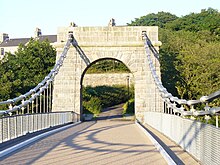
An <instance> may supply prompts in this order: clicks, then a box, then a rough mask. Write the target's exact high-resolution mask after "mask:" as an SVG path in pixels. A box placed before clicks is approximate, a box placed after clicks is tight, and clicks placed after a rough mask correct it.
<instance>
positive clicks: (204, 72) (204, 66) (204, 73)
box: [130, 8, 220, 105]
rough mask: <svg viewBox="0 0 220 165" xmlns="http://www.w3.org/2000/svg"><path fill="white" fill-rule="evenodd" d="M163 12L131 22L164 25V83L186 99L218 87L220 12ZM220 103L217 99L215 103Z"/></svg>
mask: <svg viewBox="0 0 220 165" xmlns="http://www.w3.org/2000/svg"><path fill="white" fill-rule="evenodd" d="M159 13H160V14H159ZM159 13H158V14H149V15H147V16H143V17H140V18H139V19H136V20H135V21H132V23H131V24H130V25H138V26H142V25H148V26H149V25H157V26H159V27H160V28H159V40H160V41H162V43H163V44H162V46H161V47H160V64H161V77H162V82H163V84H164V86H165V87H166V88H167V89H168V91H169V92H171V93H172V94H173V95H175V96H180V97H181V98H185V99H198V98H200V97H201V96H202V95H208V94H210V93H212V92H214V91H216V90H218V89H219V88H220V75H219V74H218V73H219V71H220V67H219V64H220V38H219V34H220V28H219V27H220V13H219V12H218V11H217V10H215V9H212V8H208V9H207V10H206V9H203V10H201V12H200V13H191V14H189V15H186V16H183V17H180V18H178V17H175V16H174V15H172V14H169V13H165V12H159ZM159 15H160V17H159ZM159 18H160V19H159ZM167 18H170V19H167ZM219 103H220V102H219V101H215V104H214V105H219Z"/></svg>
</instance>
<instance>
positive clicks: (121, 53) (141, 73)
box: [53, 26, 161, 120]
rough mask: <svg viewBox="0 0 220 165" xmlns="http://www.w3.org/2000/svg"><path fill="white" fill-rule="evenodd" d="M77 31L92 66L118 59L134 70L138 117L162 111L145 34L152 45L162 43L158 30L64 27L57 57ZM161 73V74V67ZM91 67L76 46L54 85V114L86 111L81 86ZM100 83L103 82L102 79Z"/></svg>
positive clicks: (132, 71)
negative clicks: (147, 53) (98, 61)
mask: <svg viewBox="0 0 220 165" xmlns="http://www.w3.org/2000/svg"><path fill="white" fill-rule="evenodd" d="M69 31H72V32H73V35H74V38H75V39H76V41H77V43H78V46H79V47H80V49H81V50H82V52H83V55H84V56H85V57H86V58H87V59H88V60H89V62H90V63H91V64H92V63H93V62H95V61H97V60H100V59H109V58H110V59H116V60H119V61H121V62H123V63H124V64H125V65H126V66H127V67H128V68H129V69H130V71H131V73H132V74H133V77H134V85H135V115H136V117H137V118H138V119H139V120H142V117H143V112H144V111H158V110H159V107H161V102H160V99H158V91H157V90H156V86H155V83H154V81H153V78H152V76H151V72H150V70H149V66H148V62H147V56H146V54H145V48H144V41H143V39H142V32H143V31H146V33H147V34H148V36H149V38H150V39H151V40H152V43H158V27H153V26H152V27H147V26H140V27H137V26H135V27H131V26H123V27H120V26H118V27H117V26H113V27H64V28H59V29H58V43H57V58H58V57H59V55H60V53H61V51H62V47H64V44H65V42H66V40H67V38H68V33H69ZM157 49H159V48H158V47H157ZM156 66H157V73H160V71H159V70H160V68H159V64H156ZM87 67H88V66H87V65H86V63H85V62H84V60H83V59H82V54H79V52H78V51H77V50H76V48H75V47H74V46H72V47H71V48H70V49H69V51H68V54H67V57H66V59H65V60H64V64H63V66H62V67H61V69H60V72H59V73H58V74H57V76H56V78H55V82H54V96H53V111H61V110H62V111H69V110H70V111H75V112H77V113H81V112H82V100H81V86H82V82H83V77H84V74H85V71H86V69H87ZM97 81H102V80H100V79H99V80H98V79H97Z"/></svg>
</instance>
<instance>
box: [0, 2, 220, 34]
mask: <svg viewBox="0 0 220 165" xmlns="http://www.w3.org/2000/svg"><path fill="white" fill-rule="evenodd" d="M209 7H211V8H213V9H217V10H218V11H219V12H220V0H0V33H7V34H8V35H9V37H10V38H24V37H31V36H33V35H34V31H35V29H36V28H37V27H38V28H40V29H41V31H42V34H43V35H51V34H57V28H58V27H66V26H69V25H70V22H75V23H76V24H77V25H78V26H107V25H108V22H109V20H110V19H111V18H114V19H115V22H116V25H127V23H131V21H132V20H135V18H140V17H141V16H145V15H147V14H150V13H158V12H161V11H164V12H170V13H171V14H175V15H176V16H178V17H181V16H184V15H187V14H190V13H192V12H194V13H199V12H200V11H201V9H208V8H209Z"/></svg>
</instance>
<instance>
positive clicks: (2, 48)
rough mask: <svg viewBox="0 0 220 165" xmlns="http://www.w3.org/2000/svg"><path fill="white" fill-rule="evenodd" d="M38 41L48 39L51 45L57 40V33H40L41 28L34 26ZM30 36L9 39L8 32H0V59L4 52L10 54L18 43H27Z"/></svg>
mask: <svg viewBox="0 0 220 165" xmlns="http://www.w3.org/2000/svg"><path fill="white" fill-rule="evenodd" d="M33 38H37V39H38V40H40V41H44V40H46V39H48V41H49V42H50V43H51V45H53V44H54V43H55V42H57V35H42V33H41V30H40V29H39V28H36V31H35V36H34V37H33ZM30 39H31V38H13V39H10V38H9V36H8V34H6V33H1V34H0V60H1V59H2V58H3V57H4V55H5V53H6V52H11V53H12V54H13V53H14V52H15V51H17V49H18V46H19V44H24V45H25V44H27V43H28V42H29V40H30Z"/></svg>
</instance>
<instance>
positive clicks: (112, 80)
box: [82, 73, 134, 87]
mask: <svg viewBox="0 0 220 165" xmlns="http://www.w3.org/2000/svg"><path fill="white" fill-rule="evenodd" d="M131 84H134V76H133V74H132V73H101V74H85V75H84V77H83V82H82V85H83V86H92V87H95V86H102V85H109V86H112V85H125V86H127V85H129V86H130V85H131Z"/></svg>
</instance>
